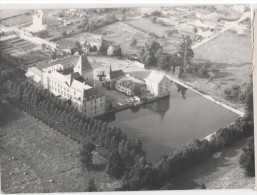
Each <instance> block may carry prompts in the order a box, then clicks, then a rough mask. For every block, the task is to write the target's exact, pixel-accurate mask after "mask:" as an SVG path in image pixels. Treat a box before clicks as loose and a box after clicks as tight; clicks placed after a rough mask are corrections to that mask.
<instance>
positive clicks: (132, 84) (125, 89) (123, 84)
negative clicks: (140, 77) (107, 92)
mask: <svg viewBox="0 0 257 195" xmlns="http://www.w3.org/2000/svg"><path fill="white" fill-rule="evenodd" d="M115 89H116V90H117V91H120V92H122V93H125V94H126V95H128V96H134V95H135V96H140V95H141V94H142V93H145V92H146V84H145V83H144V82H141V81H139V82H137V81H136V80H133V79H131V78H130V77H122V78H120V79H118V80H117V81H116V83H115ZM135 89H136V90H138V91H135Z"/></svg>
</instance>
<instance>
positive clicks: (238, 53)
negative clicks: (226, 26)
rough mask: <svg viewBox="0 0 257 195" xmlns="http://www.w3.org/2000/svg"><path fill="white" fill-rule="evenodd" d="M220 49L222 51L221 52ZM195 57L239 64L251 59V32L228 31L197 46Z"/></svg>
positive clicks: (215, 61)
mask: <svg viewBox="0 0 257 195" xmlns="http://www.w3.org/2000/svg"><path fill="white" fill-rule="evenodd" d="M221 51H222V52H221ZM194 53H195V56H194V58H195V59H204V60H209V61H211V62H212V63H217V64H227V66H240V65H242V64H248V65H249V63H251V61H252V48H251V34H250V32H249V31H248V32H245V34H243V35H238V34H236V33H232V32H228V33H226V34H221V35H220V36H218V37H216V38H214V39H213V40H211V41H209V42H207V43H205V44H203V45H201V46H199V47H197V48H196V49H195V50H194Z"/></svg>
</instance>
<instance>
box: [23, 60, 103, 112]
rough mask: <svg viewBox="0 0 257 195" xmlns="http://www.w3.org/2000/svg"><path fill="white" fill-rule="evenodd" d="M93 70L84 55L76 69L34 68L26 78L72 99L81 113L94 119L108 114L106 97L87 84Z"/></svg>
mask: <svg viewBox="0 0 257 195" xmlns="http://www.w3.org/2000/svg"><path fill="white" fill-rule="evenodd" d="M91 69H92V67H91V65H90V64H89V62H88V60H87V57H86V56H85V55H84V56H80V58H79V60H78V62H77V64H76V65H75V67H65V66H63V65H62V64H55V65H53V66H51V67H45V68H43V69H42V70H39V69H38V68H36V67H32V68H29V69H28V71H27V73H26V77H28V78H30V79H31V80H32V81H33V82H34V83H37V85H41V86H42V87H44V88H46V89H48V90H49V91H50V92H52V93H53V94H54V95H55V96H59V97H61V98H63V99H66V100H68V99H70V100H71V102H72V103H73V105H74V106H76V107H77V108H78V109H79V111H81V112H84V113H85V114H86V115H87V116H90V117H92V116H95V115H99V114H102V113H105V112H106V97H105V95H104V94H102V93H100V92H99V91H98V90H97V89H96V88H93V87H91V86H90V85H88V84H87V80H88V78H87V76H91V71H92V70H91Z"/></svg>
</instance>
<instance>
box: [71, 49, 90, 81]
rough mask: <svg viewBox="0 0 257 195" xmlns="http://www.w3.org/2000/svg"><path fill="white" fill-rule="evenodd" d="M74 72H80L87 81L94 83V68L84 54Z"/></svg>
mask: <svg viewBox="0 0 257 195" xmlns="http://www.w3.org/2000/svg"><path fill="white" fill-rule="evenodd" d="M73 70H74V72H78V73H79V74H80V75H81V76H82V77H84V79H85V80H87V81H93V68H92V66H91V64H90V63H89V61H88V59H87V56H86V55H85V54H82V55H81V56H80V57H79V60H78V62H77V64H76V66H74V68H73Z"/></svg>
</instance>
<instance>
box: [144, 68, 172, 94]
mask: <svg viewBox="0 0 257 195" xmlns="http://www.w3.org/2000/svg"><path fill="white" fill-rule="evenodd" d="M145 83H146V86H147V91H148V93H150V94H151V95H153V96H162V95H167V94H169V93H170V85H171V81H170V80H169V79H168V78H167V76H166V75H165V74H164V73H161V72H157V71H151V73H150V74H149V76H148V77H147V78H146V79H145Z"/></svg>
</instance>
